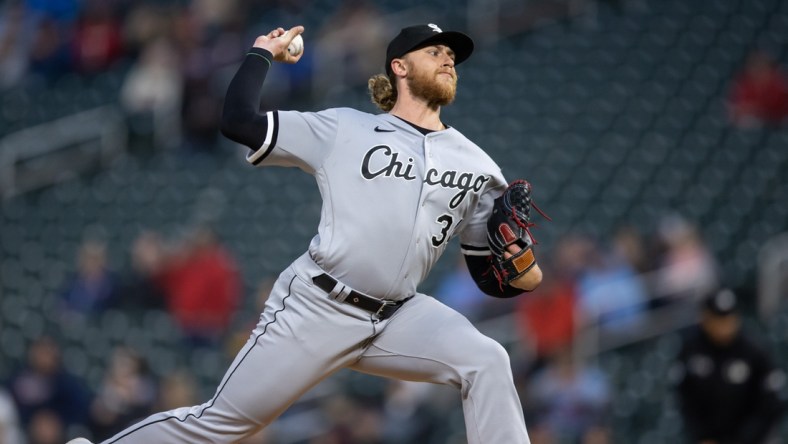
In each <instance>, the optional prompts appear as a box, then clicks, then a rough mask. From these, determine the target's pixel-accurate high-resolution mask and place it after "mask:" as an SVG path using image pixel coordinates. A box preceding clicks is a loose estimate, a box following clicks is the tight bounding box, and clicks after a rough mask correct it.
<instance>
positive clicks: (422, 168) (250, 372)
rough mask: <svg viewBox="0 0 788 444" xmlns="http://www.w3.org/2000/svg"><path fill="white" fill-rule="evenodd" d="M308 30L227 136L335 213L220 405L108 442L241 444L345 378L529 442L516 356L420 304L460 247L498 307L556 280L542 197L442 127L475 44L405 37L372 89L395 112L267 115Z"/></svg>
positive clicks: (263, 63)
mask: <svg viewBox="0 0 788 444" xmlns="http://www.w3.org/2000/svg"><path fill="white" fill-rule="evenodd" d="M303 31H304V28H303V27H301V26H296V27H294V28H291V29H289V30H287V31H285V30H284V29H283V28H278V29H275V30H273V31H271V32H270V33H268V34H266V35H263V36H260V37H258V38H257V39H256V40H255V42H254V46H253V47H252V48H251V49H250V51H249V52H248V54H247V55H246V57H245V58H244V60H243V62H242V64H241V66H240V68H239V69H238V72H237V73H236V75H235V77H234V78H233V80H232V82H231V84H230V86H229V89H228V91H227V96H226V101H225V106H224V112H223V116H222V132H223V134H224V135H225V136H226V137H228V138H230V139H232V140H234V141H236V142H239V143H240V144H243V145H246V146H247V147H249V152H248V155H247V160H248V161H249V163H250V164H251V165H254V166H257V167H262V168H267V167H270V166H285V167H297V168H299V169H301V170H303V171H304V172H306V173H308V174H311V175H312V176H314V178H315V180H316V182H317V185H318V187H319V189H320V193H321V196H322V200H323V205H322V211H321V217H320V224H319V226H318V228H317V234H316V235H315V237H314V238H313V239H312V241H311V243H310V245H309V248H308V251H306V252H305V253H304V254H303V255H301V256H300V257H298V258H297V259H296V260H295V261H294V262H293V263H292V264H291V265H290V266H289V267H288V268H287V269H285V270H284V271H283V272H282V273H281V275H280V276H279V278H278V280H277V281H276V284H275V286H274V288H273V291H272V293H271V295H270V297H269V299H268V301H267V303H266V306H265V309H264V311H263V313H262V314H261V317H260V322H259V324H258V325H257V327H256V328H255V329H254V331H253V332H252V334H251V336H250V338H249V340H248V342H247V343H246V345H245V346H244V347H243V348H242V349H241V351H240V352H239V353H238V355H237V357H236V358H235V360H234V362H233V363H232V364H231V365H230V368H229V369H228V370H227V373H226V374H225V376H224V378H223V379H222V381H221V383H220V384H219V386H218V388H217V390H216V393H215V395H214V396H213V398H212V399H210V400H209V401H208V402H206V403H204V404H202V405H197V406H193V407H184V408H180V409H176V410H172V411H169V412H163V413H158V414H155V415H153V416H150V417H149V418H147V419H145V420H143V421H141V422H139V423H138V424H136V425H133V426H131V427H129V428H128V429H126V430H124V431H122V432H120V433H118V434H117V435H116V436H114V437H112V438H111V439H109V440H107V441H106V443H109V444H115V443H118V444H120V443H187V442H188V443H203V442H204V443H220V442H234V441H237V440H239V439H241V438H243V437H245V436H248V435H251V434H253V433H255V432H257V431H258V430H259V429H261V428H263V427H266V426H267V425H268V424H270V423H271V422H272V421H273V420H274V419H275V418H277V416H279V415H280V414H281V413H282V412H284V411H285V410H286V409H287V408H288V406H290V405H291V404H292V403H293V402H294V401H296V400H297V399H299V397H300V396H301V395H303V394H304V393H305V392H306V391H307V390H309V389H310V388H311V387H313V386H314V385H315V384H317V383H318V382H320V381H321V380H323V379H325V378H326V377H328V376H330V375H331V374H333V373H334V372H336V371H337V370H340V369H343V368H350V369H353V370H356V371H359V372H364V373H368V374H372V375H379V376H383V377H389V378H399V379H403V380H410V381H425V382H432V383H437V384H447V385H450V386H453V387H456V388H457V389H458V390H459V393H460V395H461V398H462V405H463V411H464V417H465V425H466V430H467V439H468V442H469V443H471V444H525V443H529V438H528V433H527V431H526V427H525V422H524V420H523V410H522V407H521V406H520V402H519V399H518V394H517V392H516V391H515V386H514V383H513V380H512V372H511V368H510V363H509V357H508V355H507V353H506V351H505V350H504V348H503V347H502V346H501V345H500V344H498V343H497V342H496V341H494V340H492V339H490V338H488V337H486V336H484V335H482V334H481V333H480V332H479V331H478V330H477V329H476V328H475V327H474V326H473V325H472V324H471V323H470V322H469V321H468V320H467V319H466V318H465V317H463V316H462V315H460V314H459V313H457V312H456V311H454V310H452V309H451V308H449V307H447V306H446V305H444V304H442V303H440V302H438V301H437V300H436V299H434V298H432V297H430V296H428V295H426V294H422V293H419V292H418V291H417V286H418V285H419V283H420V282H422V280H423V279H424V278H425V277H426V276H427V274H428V273H429V271H430V269H431V268H432V266H433V265H434V264H435V262H436V261H437V260H438V258H439V257H440V256H441V254H442V253H443V252H444V250H445V249H446V246H447V244H448V243H449V241H450V240H451V239H452V238H455V237H457V238H459V242H460V244H461V249H462V252H463V254H464V255H465V258H466V262H467V265H468V269H469V271H470V273H471V275H472V276H473V278H474V280H475V281H476V282H477V283H478V285H479V287H480V288H481V289H482V290H483V291H484V292H485V293H487V294H490V295H491V296H495V297H512V296H516V295H519V294H521V293H522V292H524V291H530V290H533V289H534V288H536V287H537V286H538V285H539V283H540V281H541V277H542V274H541V271H540V269H539V266H538V265H537V262H536V259H535V257H534V251H533V240H532V238H531V236H530V233H529V231H528V228H529V227H530V226H532V223H531V213H530V208H531V206H532V205H531V187H530V184H528V182H525V181H523V180H516V181H513V182H512V183H511V184H507V181H506V180H505V179H504V177H503V175H502V173H501V169H500V167H499V166H498V165H496V163H495V162H494V161H493V160H492V159H491V158H490V157H489V156H488V155H487V154H485V152H484V151H483V150H482V149H481V148H479V147H478V146H477V145H476V144H474V143H473V142H471V141H470V140H468V139H467V138H465V137H464V136H463V135H462V134H461V133H460V132H459V131H458V130H457V129H455V128H453V127H451V126H449V125H447V124H446V123H444V121H443V120H441V114H440V111H441V108H442V107H443V106H446V105H449V104H450V103H452V101H453V100H454V97H455V92H456V87H457V72H456V66H457V65H459V64H460V63H462V62H463V61H465V60H466V59H467V58H468V57H469V56H470V55H471V52H472V51H473V41H472V40H471V38H470V37H468V36H467V35H465V34H462V33H459V32H453V31H443V30H441V29H440V28H439V27H438V26H436V25H434V24H428V25H416V26H411V27H407V28H404V29H402V30H401V31H400V32H399V34H398V35H397V36H396V37H394V38H393V40H391V42H390V44H389V45H388V49H387V51H386V60H385V71H386V72H385V74H378V75H375V76H373V77H372V78H371V79H370V81H369V89H370V92H371V96H372V100H373V102H374V103H375V104H377V105H378V107H379V108H380V109H381V110H382V111H383V113H380V114H368V113H365V112H361V111H358V110H355V109H350V108H335V109H327V110H323V111H320V112H297V111H284V110H277V111H269V112H264V113H263V112H260V110H259V103H260V94H261V91H263V84H264V81H265V78H266V74H267V72H268V71H269V69H271V66H272V65H273V64H274V63H277V62H280V63H296V62H298V60H299V59H300V58H301V56H302V55H303V50H302V48H303V46H302V44H301V42H302V41H301V38H300V37H297V36H300V34H301V33H303ZM293 40H296V42H298V43H299V44H298V45H295V46H293V45H291V42H293ZM289 46H290V50H288V47H289ZM479 118H483V116H479ZM261 174H265V171H263V172H261ZM258 192H260V193H277V192H278V190H275V189H261V190H258ZM74 442H80V443H85V442H87V440H85V439H84V438H78V440H74Z"/></svg>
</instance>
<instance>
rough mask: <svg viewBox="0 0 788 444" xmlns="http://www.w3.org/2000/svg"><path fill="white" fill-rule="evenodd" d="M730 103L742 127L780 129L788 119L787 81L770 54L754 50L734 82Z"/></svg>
mask: <svg viewBox="0 0 788 444" xmlns="http://www.w3.org/2000/svg"><path fill="white" fill-rule="evenodd" d="M728 102H729V103H728V106H729V110H730V118H731V121H732V122H733V123H734V124H735V125H737V126H739V127H745V128H746V127H758V126H762V125H767V126H778V125H780V124H782V123H785V120H786V118H787V117H788V78H786V76H785V74H784V73H783V72H782V70H781V69H780V68H779V67H778V65H777V63H776V62H775V60H774V59H772V57H771V56H770V55H769V54H767V53H766V52H764V51H761V50H755V51H753V52H751V53H750V54H749V55H748V56H747V59H746V61H745V64H744V68H743V70H742V72H741V73H739V74H738V76H737V77H736V78H735V79H734V82H733V87H732V88H731V93H730V97H729V99H728Z"/></svg>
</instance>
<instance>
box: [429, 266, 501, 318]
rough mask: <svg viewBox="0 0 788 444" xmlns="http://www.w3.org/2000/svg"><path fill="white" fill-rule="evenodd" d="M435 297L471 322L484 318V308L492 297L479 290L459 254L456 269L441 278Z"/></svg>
mask: <svg viewBox="0 0 788 444" xmlns="http://www.w3.org/2000/svg"><path fill="white" fill-rule="evenodd" d="M434 295H435V299H437V300H439V301H441V302H443V303H444V304H446V305H448V306H449V307H451V308H453V309H455V310H457V311H458V312H460V313H462V314H463V315H464V316H465V317H466V318H468V319H469V320H471V321H477V320H479V319H480V318H482V317H483V316H484V309H483V307H482V306H483V305H484V304H485V303H486V302H488V300H489V299H490V296H487V295H486V294H484V293H483V292H482V291H481V290H479V287H478V286H477V285H476V282H475V281H474V280H473V278H472V277H471V274H470V272H469V271H468V267H467V266H466V265H465V257H464V256H463V255H462V254H461V253H457V258H456V259H455V264H454V267H453V268H451V269H450V270H448V271H447V272H446V273H445V274H444V275H443V276H441V278H440V280H439V281H438V284H437V288H436V289H435V292H434Z"/></svg>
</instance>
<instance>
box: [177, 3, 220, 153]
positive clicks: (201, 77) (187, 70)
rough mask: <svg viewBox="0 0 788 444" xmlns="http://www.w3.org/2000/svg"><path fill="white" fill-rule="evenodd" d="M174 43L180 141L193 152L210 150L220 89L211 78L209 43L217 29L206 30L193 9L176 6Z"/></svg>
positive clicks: (214, 143)
mask: <svg viewBox="0 0 788 444" xmlns="http://www.w3.org/2000/svg"><path fill="white" fill-rule="evenodd" d="M172 31H173V37H174V43H175V45H176V48H177V50H178V53H179V54H180V63H181V76H182V79H183V83H182V84H183V91H182V94H181V97H182V100H181V110H180V112H181V125H182V136H183V139H182V141H183V143H184V146H185V148H186V149H187V150H190V151H193V152H211V151H214V150H215V148H216V147H217V144H218V141H219V126H218V125H219V121H220V119H219V115H220V111H221V101H222V96H223V93H224V91H221V92H220V91H219V90H218V89H219V86H218V85H217V84H216V80H215V78H214V76H215V74H216V71H217V67H218V65H217V63H216V60H215V56H216V55H217V54H216V53H215V52H214V51H213V45H214V44H215V43H216V42H217V41H218V37H219V36H221V34H220V33H215V32H212V33H209V32H208V31H209V30H208V29H206V28H205V27H203V23H202V22H201V18H200V16H199V15H198V14H196V13H195V10H194V9H188V8H186V9H181V10H178V11H177V12H176V14H175V16H174V17H173V23H172Z"/></svg>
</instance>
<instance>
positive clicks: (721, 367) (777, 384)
mask: <svg viewBox="0 0 788 444" xmlns="http://www.w3.org/2000/svg"><path fill="white" fill-rule="evenodd" d="M736 305H737V304H736V296H735V295H734V293H733V292H731V291H730V290H727V289H725V290H721V291H719V292H716V293H714V294H713V295H711V296H710V297H708V298H707V299H706V300H705V301H704V304H703V308H702V313H701V322H700V324H699V325H698V326H696V327H695V328H693V329H692V330H691V331H690V332H688V333H689V334H688V335H687V336H686V337H685V338H684V343H683V346H682V349H681V352H680V354H679V357H678V359H677V361H676V363H675V365H674V367H673V371H672V372H671V375H672V377H673V378H672V379H673V382H674V383H675V384H676V390H677V394H678V398H679V401H680V404H681V413H682V416H683V419H684V423H685V428H686V431H687V435H688V437H689V438H690V442H693V443H702V442H713V443H715V444H734V443H736V444H758V443H763V442H765V440H766V439H767V437H769V435H770V433H771V432H772V431H773V429H774V428H775V426H776V425H777V423H778V420H779V419H780V417H781V415H782V413H783V408H784V406H783V403H782V401H781V398H780V391H781V389H782V388H783V385H784V384H785V374H784V372H783V371H782V370H780V369H779V368H777V367H776V366H775V365H774V363H773V362H772V360H771V358H770V356H769V355H768V354H767V353H766V351H765V350H764V349H762V348H761V347H759V346H758V345H757V344H755V342H753V341H752V340H751V339H750V338H748V337H747V336H746V334H745V333H744V332H743V330H742V328H741V320H740V317H739V314H738V313H737V310H736Z"/></svg>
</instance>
